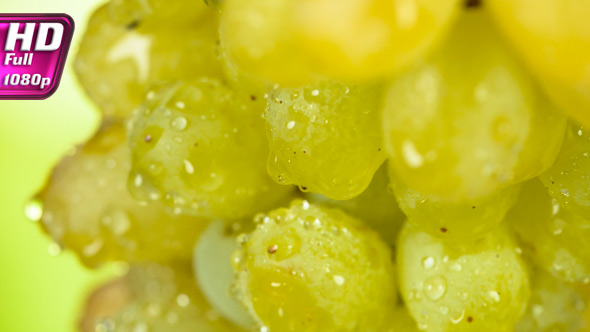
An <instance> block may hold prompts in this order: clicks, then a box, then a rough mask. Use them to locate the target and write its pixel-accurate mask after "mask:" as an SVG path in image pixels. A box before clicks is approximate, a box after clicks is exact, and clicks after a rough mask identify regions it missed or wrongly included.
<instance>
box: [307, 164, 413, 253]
mask: <svg viewBox="0 0 590 332" xmlns="http://www.w3.org/2000/svg"><path fill="white" fill-rule="evenodd" d="M305 198H306V199H307V200H309V201H310V202H311V203H312V204H318V205H321V206H326V207H333V208H338V209H340V210H342V211H344V212H346V213H347V214H349V215H351V216H353V217H355V218H357V219H360V220H362V221H364V222H365V223H366V224H367V225H368V226H369V227H371V228H372V229H373V230H374V231H376V232H377V233H379V236H380V237H381V238H382V239H383V240H384V241H385V242H387V243H388V244H390V245H391V246H393V245H395V243H396V242H397V236H398V233H399V230H400V228H401V226H402V224H403V222H404V220H405V216H404V214H403V213H402V212H401V210H400V209H399V207H398V205H397V204H396V202H395V197H394V196H393V195H392V194H391V192H390V190H389V177H388V176H387V167H386V165H385V164H383V165H382V166H381V168H379V170H377V173H375V176H374V177H373V180H372V181H371V184H370V185H369V186H368V187H367V189H365V191H363V193H362V194H360V195H358V196H356V197H354V198H351V199H348V200H344V201H337V200H334V199H330V198H327V197H326V196H324V195H322V194H313V193H307V194H306V195H305Z"/></svg>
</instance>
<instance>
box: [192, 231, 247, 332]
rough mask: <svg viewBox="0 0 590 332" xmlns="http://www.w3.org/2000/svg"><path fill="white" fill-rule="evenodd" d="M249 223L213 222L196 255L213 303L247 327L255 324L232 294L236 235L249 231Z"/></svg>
mask: <svg viewBox="0 0 590 332" xmlns="http://www.w3.org/2000/svg"><path fill="white" fill-rule="evenodd" d="M250 224H252V223H249V224H241V223H234V224H228V223H226V222H223V221H221V220H219V221H214V222H212V223H211V224H210V225H209V227H207V229H206V230H205V231H204V232H203V234H201V236H199V241H198V242H197V245H196V246H195V250H194V256H193V269H194V271H195V277H196V278H197V281H198V284H199V286H200V288H201V291H202V292H203V295H205V297H206V298H207V300H209V302H210V303H211V305H212V306H213V307H214V308H215V309H217V310H218V311H219V312H220V313H221V314H222V315H223V316H224V317H225V318H226V319H228V320H229V321H231V322H233V323H234V324H236V325H238V326H241V327H243V328H245V329H252V328H253V327H254V326H255V323H254V320H253V319H252V318H251V317H250V314H249V313H248V311H246V308H244V306H243V305H242V304H241V303H240V302H239V301H238V300H237V298H236V297H235V296H232V293H233V292H232V284H233V282H234V270H233V268H232V264H231V257H232V255H233V253H234V252H235V251H236V250H238V249H239V246H238V243H237V240H236V238H237V236H238V235H240V234H242V232H244V231H249V230H251V229H248V228H249V227H248V226H249V225H250Z"/></svg>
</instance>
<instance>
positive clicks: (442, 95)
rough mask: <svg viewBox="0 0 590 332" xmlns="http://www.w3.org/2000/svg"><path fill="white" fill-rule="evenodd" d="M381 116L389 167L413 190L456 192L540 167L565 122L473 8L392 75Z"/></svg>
mask: <svg viewBox="0 0 590 332" xmlns="http://www.w3.org/2000/svg"><path fill="white" fill-rule="evenodd" d="M383 118H384V119H383V128H384V136H385V143H386V148H387V151H388V153H389V156H390V157H391V162H390V167H392V170H393V171H394V172H395V174H397V176H398V177H399V178H400V179H402V180H403V182H404V183H405V184H406V185H407V187H408V188H410V189H412V190H415V191H418V192H421V193H423V194H428V195H437V196H440V197H445V198H448V199H452V200H455V201H468V200H472V199H477V198H481V197H485V196H488V195H490V194H492V193H494V192H496V191H497V190H499V189H500V188H504V187H506V186H508V185H511V184H514V183H518V182H521V181H524V180H527V179H530V178H532V177H534V176H537V175H539V174H540V173H542V172H543V171H545V170H546V169H547V168H549V167H550V166H551V164H552V163H553V161H554V159H555V157H556V155H557V153H558V151H559V147H560V145H561V141H562V137H563V133H564V130H565V126H566V120H565V118H564V117H563V116H562V115H561V114H560V113H559V112H556V111H555V109H554V107H553V106H552V104H551V103H550V102H549V101H547V100H546V99H545V98H544V97H543V95H542V94H541V93H540V92H539V91H538V89H537V88H536V86H535V85H534V82H533V81H532V80H531V78H530V77H529V76H528V74H527V72H526V71H524V70H523V69H522V68H521V66H520V64H519V63H518V62H517V61H516V60H515V59H514V57H513V56H512V54H511V53H510V52H509V50H507V49H506V47H505V46H504V45H502V43H501V41H500V38H499V36H498V34H497V33H496V32H495V31H494V30H493V26H492V24H491V23H490V20H489V19H488V17H487V16H486V14H485V12H482V11H481V10H479V9H476V10H470V11H468V12H466V13H465V14H464V15H463V16H462V18H461V19H460V20H459V22H458V24H457V25H456V26H455V28H454V30H453V32H452V34H451V36H450V38H449V40H447V43H446V44H445V45H443V46H442V47H441V48H440V49H439V50H438V51H436V52H435V53H433V54H432V56H431V58H430V59H429V60H428V61H426V62H424V63H423V64H421V65H419V66H417V67H416V68H414V69H413V70H410V71H409V72H407V73H405V74H404V75H402V76H400V77H397V78H396V79H395V80H394V81H393V82H392V84H391V86H390V88H389V91H388V94H387V98H386V102H385V110H384V113H383Z"/></svg>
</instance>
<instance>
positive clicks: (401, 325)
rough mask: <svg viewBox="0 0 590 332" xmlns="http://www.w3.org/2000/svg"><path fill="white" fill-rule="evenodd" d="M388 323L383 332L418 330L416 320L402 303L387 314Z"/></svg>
mask: <svg viewBox="0 0 590 332" xmlns="http://www.w3.org/2000/svg"><path fill="white" fill-rule="evenodd" d="M389 315H390V316H389V321H390V323H389V324H386V326H387V328H386V329H385V331H384V332H418V331H420V330H419V329H418V325H417V324H416V321H415V320H414V319H413V318H412V316H410V314H409V313H408V310H407V309H406V308H405V307H404V306H403V305H402V306H398V307H397V308H396V309H395V310H394V311H393V313H390V314H389Z"/></svg>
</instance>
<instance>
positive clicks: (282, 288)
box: [234, 200, 397, 332]
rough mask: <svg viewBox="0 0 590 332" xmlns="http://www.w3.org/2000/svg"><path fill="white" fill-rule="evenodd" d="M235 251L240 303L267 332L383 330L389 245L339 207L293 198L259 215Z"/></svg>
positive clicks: (391, 302)
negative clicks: (286, 204) (293, 199)
mask: <svg viewBox="0 0 590 332" xmlns="http://www.w3.org/2000/svg"><path fill="white" fill-rule="evenodd" d="M256 219H257V221H258V225H257V228H256V230H254V231H253V232H252V233H250V234H249V235H248V236H246V237H245V238H242V239H241V240H242V241H241V243H242V248H241V250H240V251H237V252H236V254H235V256H234V268H235V269H236V272H237V274H236V288H237V290H238V292H239V297H240V299H241V301H242V302H243V303H244V304H245V305H246V307H247V308H248V309H249V311H250V312H251V313H252V315H253V316H254V317H255V318H256V319H257V321H258V323H259V324H260V325H261V329H263V330H266V331H270V332H288V331H297V332H311V331H322V332H323V331H341V332H344V331H364V332H382V331H383V329H382V328H383V324H385V323H386V321H385V319H386V318H387V317H388V315H390V314H391V312H392V311H393V309H394V308H395V305H396V302H397V298H396V289H395V272H394V266H393V264H392V261H391V253H390V250H389V248H388V246H387V245H386V244H385V243H384V242H383V241H382V240H381V239H379V237H378V235H377V234H376V233H374V232H373V231H371V230H370V229H368V228H367V227H366V226H364V225H363V223H362V222H360V221H359V220H357V219H354V218H352V217H350V216H348V215H346V214H345V213H343V212H342V211H340V210H336V209H329V208H322V207H319V206H316V205H312V204H309V203H308V202H307V201H301V200H296V201H294V202H293V203H292V204H291V206H290V207H289V208H281V209H277V210H274V211H272V212H270V213H268V214H267V215H259V216H258V217H257V218H256Z"/></svg>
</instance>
